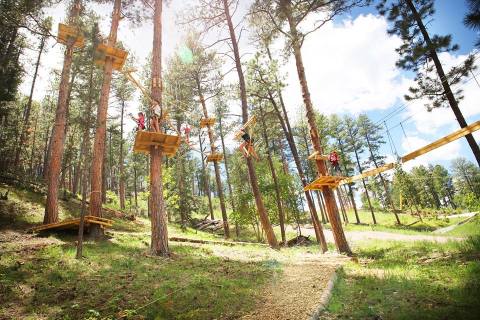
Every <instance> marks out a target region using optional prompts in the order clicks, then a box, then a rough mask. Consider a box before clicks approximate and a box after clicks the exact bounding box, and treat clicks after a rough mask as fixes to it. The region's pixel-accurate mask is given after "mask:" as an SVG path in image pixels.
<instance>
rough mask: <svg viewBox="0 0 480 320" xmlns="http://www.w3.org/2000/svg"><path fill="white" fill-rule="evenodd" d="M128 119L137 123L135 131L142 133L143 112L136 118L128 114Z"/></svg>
mask: <svg viewBox="0 0 480 320" xmlns="http://www.w3.org/2000/svg"><path fill="white" fill-rule="evenodd" d="M130 117H132V119H133V120H134V121H135V122H136V123H137V129H136V131H143V130H145V115H144V114H143V112H139V113H138V118H135V117H134V116H133V114H130Z"/></svg>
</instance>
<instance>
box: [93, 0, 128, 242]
mask: <svg viewBox="0 0 480 320" xmlns="http://www.w3.org/2000/svg"><path fill="white" fill-rule="evenodd" d="M121 8H122V0H115V1H114V5H113V13H112V24H111V26H110V35H109V37H108V42H107V43H108V45H109V46H111V47H115V44H116V43H117V31H118V25H119V23H120V12H121ZM112 70H113V59H112V58H111V57H108V56H107V57H106V58H105V65H104V67H103V83H102V89H101V91H100V102H99V104H98V108H97V125H96V130H95V141H94V144H93V158H92V175H91V183H90V184H91V188H92V190H91V192H90V215H92V216H95V217H101V216H102V194H103V193H102V186H103V176H104V172H103V165H104V156H105V139H106V131H107V109H108V99H109V96H110V84H111V82H112ZM90 233H91V235H92V237H94V238H96V237H100V236H103V229H101V228H99V227H92V228H91V231H90Z"/></svg>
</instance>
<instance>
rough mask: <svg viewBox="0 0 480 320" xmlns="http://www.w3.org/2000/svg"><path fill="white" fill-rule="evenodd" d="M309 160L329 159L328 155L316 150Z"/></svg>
mask: <svg viewBox="0 0 480 320" xmlns="http://www.w3.org/2000/svg"><path fill="white" fill-rule="evenodd" d="M308 160H325V161H327V160H328V156H327V155H324V154H320V153H319V152H318V151H315V152H314V153H312V154H311V155H309V156H308Z"/></svg>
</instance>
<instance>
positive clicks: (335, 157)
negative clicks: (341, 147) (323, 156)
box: [328, 151, 338, 164]
mask: <svg viewBox="0 0 480 320" xmlns="http://www.w3.org/2000/svg"><path fill="white" fill-rule="evenodd" d="M328 161H330V162H331V163H333V164H336V163H338V154H337V153H336V152H335V151H333V152H332V153H330V156H329V157H328Z"/></svg>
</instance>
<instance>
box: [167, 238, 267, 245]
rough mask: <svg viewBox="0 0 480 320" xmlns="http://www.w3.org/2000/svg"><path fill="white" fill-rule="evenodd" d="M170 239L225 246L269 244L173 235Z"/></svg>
mask: <svg viewBox="0 0 480 320" xmlns="http://www.w3.org/2000/svg"><path fill="white" fill-rule="evenodd" d="M169 240H170V241H173V242H189V243H199V244H218V245H223V246H237V245H238V246H251V245H253V246H267V245H266V244H264V243H255V242H244V241H215V240H201V239H189V238H180V237H171V238H169Z"/></svg>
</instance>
